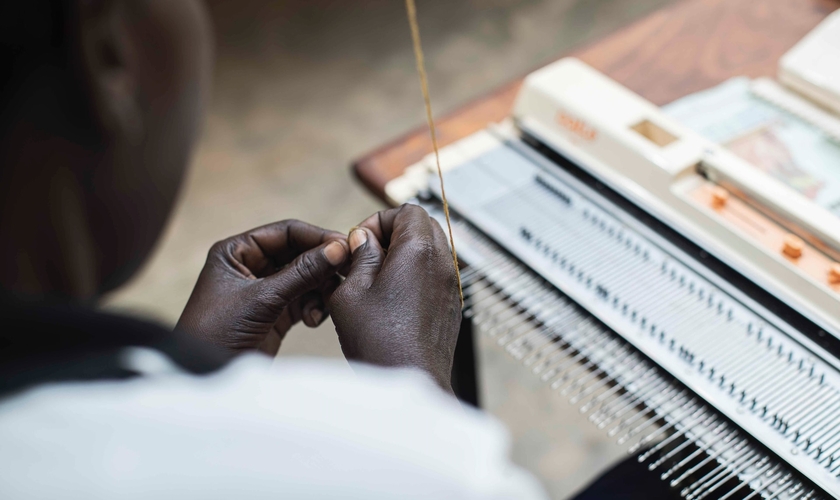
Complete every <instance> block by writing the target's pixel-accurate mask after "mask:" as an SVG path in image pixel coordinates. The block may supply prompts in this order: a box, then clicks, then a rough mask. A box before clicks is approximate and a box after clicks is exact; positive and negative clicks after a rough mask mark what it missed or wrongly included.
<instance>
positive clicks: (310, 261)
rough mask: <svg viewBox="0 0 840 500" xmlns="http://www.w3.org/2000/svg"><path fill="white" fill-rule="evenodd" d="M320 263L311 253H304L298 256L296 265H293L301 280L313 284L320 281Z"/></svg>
mask: <svg viewBox="0 0 840 500" xmlns="http://www.w3.org/2000/svg"><path fill="white" fill-rule="evenodd" d="M320 264H321V263H320V261H319V260H318V259H317V258H316V257H315V256H314V255H312V253H305V254H302V255H301V256H300V260H299V261H298V265H296V266H295V272H296V273H297V274H298V277H299V278H300V280H301V281H302V282H304V283H306V284H308V285H312V286H314V285H317V284H319V283H320V282H321V279H320V274H321V273H320V272H319V271H320V267H321V265H320Z"/></svg>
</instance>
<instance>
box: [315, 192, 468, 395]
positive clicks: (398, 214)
mask: <svg viewBox="0 0 840 500" xmlns="http://www.w3.org/2000/svg"><path fill="white" fill-rule="evenodd" d="M348 243H349V245H350V249H351V251H352V264H351V268H350V271H349V273H348V274H347V279H346V280H345V281H344V283H342V284H341V285H340V286H339V287H338V289H337V290H336V291H335V293H334V294H333V296H332V299H331V301H330V309H331V310H332V311H333V322H334V323H335V325H336V331H337V332H338V337H339V340H340V341H341V348H342V350H343V351H344V355H345V356H346V357H347V359H350V360H357V361H364V362H367V363H372V364H375V365H382V366H409V367H415V368H419V369H421V370H424V371H426V372H428V373H429V374H430V375H431V376H432V377H433V378H434V379H435V380H436V381H437V383H438V384H439V385H440V386H441V387H443V388H444V389H445V390H447V391H451V390H452V388H451V376H452V359H453V355H454V353H455V343H456V341H457V340H458V330H459V327H460V324H461V307H460V306H461V304H460V299H459V295H458V285H457V281H456V278H455V269H454V267H453V265H452V257H451V253H450V251H449V246H448V245H447V239H446V235H445V234H444V232H443V230H442V229H441V227H440V225H438V223H437V222H436V221H435V220H434V219H432V218H431V217H429V215H428V214H427V213H426V211H425V210H423V209H422V208H420V207H418V206H416V205H403V206H402V207H399V208H395V209H393V210H387V211H384V212H379V213H378V214H374V215H373V216H371V217H370V218H369V219H367V220H366V221H365V222H363V223H362V224H361V225H360V226H359V228H358V229H356V230H354V231H353V232H352V233H351V234H350V237H349V238H348Z"/></svg>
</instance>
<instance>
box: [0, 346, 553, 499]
mask: <svg viewBox="0 0 840 500" xmlns="http://www.w3.org/2000/svg"><path fill="white" fill-rule="evenodd" d="M278 365H281V366H280V367H277V366H275V367H274V368H271V369H269V364H268V363H267V361H266V360H265V359H262V358H260V357H258V356H246V357H243V358H242V359H239V360H237V361H236V362H235V363H233V364H232V365H231V366H230V367H228V368H226V369H225V370H223V371H221V372H220V373H218V374H215V375H212V376H208V377H195V376H190V375H186V374H183V373H177V374H164V375H160V376H155V377H148V378H143V379H136V380H131V381H122V382H96V383H66V384H55V385H51V386H43V387H40V388H36V389H33V390H30V391H28V392H25V393H23V394H21V395H18V396H15V397H12V398H10V399H6V400H4V401H2V402H0V497H2V498H4V499H6V500H13V499H23V498H26V499H55V498H62V499H85V500H87V499H94V498H108V499H137V500H141V499H142V500H148V499H161V498H172V499H179V500H180V499H191V498H195V499H217V498H218V499H234V498H235V499H246V500H250V499H272V500H280V499H283V500H285V499H360V500H361V499H364V500H380V499H414V498H416V499H420V498H422V499H436V500H437V499H450V498H451V499H494V500H495V499H518V500H530V499H543V498H546V497H545V495H544V493H543V490H542V489H541V488H540V486H539V485H538V484H537V483H536V481H535V480H534V479H533V478H531V476H529V475H527V474H526V473H524V472H523V471H521V470H519V469H517V468H516V467H514V466H513V465H512V464H511V463H510V462H509V459H508V448H509V442H508V437H507V434H506V432H505V430H504V429H503V427H502V426H501V425H500V424H498V423H497V422H495V421H493V420H491V419H490V418H488V417H486V416H484V415H482V414H481V413H479V412H477V411H472V410H464V409H462V408H461V407H460V406H459V405H458V404H457V403H456V402H455V401H454V400H453V399H452V398H450V397H448V396H446V395H445V394H443V393H442V392H441V391H439V390H438V389H437V388H436V387H434V386H433V385H432V383H431V382H430V381H429V380H428V379H427V378H425V377H424V376H422V375H420V374H417V373H413V372H409V371H405V370H381V369H373V368H363V369H359V367H357V370H356V372H357V375H356V376H352V375H349V376H348V372H347V370H346V367H340V366H336V365H332V364H330V363H328V362H316V361H289V360H282V361H280V362H278Z"/></svg>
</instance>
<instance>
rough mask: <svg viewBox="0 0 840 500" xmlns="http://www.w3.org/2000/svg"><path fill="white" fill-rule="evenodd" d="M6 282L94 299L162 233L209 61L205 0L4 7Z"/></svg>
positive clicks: (64, 0) (123, 276)
mask: <svg viewBox="0 0 840 500" xmlns="http://www.w3.org/2000/svg"><path fill="white" fill-rule="evenodd" d="M0 63H2V65H3V67H4V69H5V71H4V73H6V75H5V76H3V77H2V84H0V191H2V192H1V193H0V196H2V198H3V209H2V214H0V284H2V287H3V288H4V289H5V290H7V291H10V290H11V291H13V292H18V293H24V294H39V295H46V294H50V295H57V296H62V297H72V298H76V299H89V298H92V297H95V296H97V295H99V294H101V293H103V292H105V291H108V290H110V289H113V288H114V287H116V286H118V285H120V284H122V283H123V282H125V281H126V280H127V279H128V278H129V277H130V276H131V275H132V274H133V273H134V272H135V271H136V270H137V269H138V268H139V266H140V265H141V264H142V262H143V261H144V260H145V258H146V257H147V256H148V254H149V253H150V251H151V249H152V248H153V246H154V244H155V242H156V240H157V239H158V237H159V235H160V233H161V231H162V229H163V227H164V224H165V222H166V220H167V217H168V215H169V213H170V212H171V210H172V207H173V204H174V200H175V198H176V195H177V192H178V190H179V187H180V184H181V180H182V178H183V176H184V171H185V168H186V166H187V163H188V161H189V158H190V155H191V151H192V148H193V145H194V142H195V140H196V137H197V134H198V130H199V128H200V124H201V121H202V115H203V106H204V102H205V100H206V99H207V95H208V91H209V88H208V87H209V80H210V74H211V70H212V42H211V33H210V27H209V22H208V19H207V16H206V13H205V11H204V6H203V3H202V2H201V0H11V1H6V2H2V5H0Z"/></svg>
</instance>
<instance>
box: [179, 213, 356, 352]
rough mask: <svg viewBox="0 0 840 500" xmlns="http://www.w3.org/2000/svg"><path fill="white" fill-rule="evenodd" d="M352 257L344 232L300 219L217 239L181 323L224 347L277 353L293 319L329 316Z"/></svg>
mask: <svg viewBox="0 0 840 500" xmlns="http://www.w3.org/2000/svg"><path fill="white" fill-rule="evenodd" d="M348 257H349V248H348V246H347V242H346V236H345V235H343V234H341V233H337V232H334V231H327V230H325V229H321V228H318V227H315V226H312V225H309V224H306V223H304V222H300V221H296V220H288V221H282V222H278V223H276V224H270V225H268V226H263V227H260V228H257V229H254V230H252V231H248V232H246V233H243V234H240V235H238V236H234V237H232V238H228V239H226V240H223V241H220V242H219V243H216V244H215V245H213V248H212V249H210V253H209V255H208V257H207V263H206V264H205V265H204V269H203V270H202V271H201V275H200V276H199V277H198V283H196V285H195V289H194V290H193V293H192V296H190V300H189V302H187V306H186V308H184V313H183V314H182V315H181V319H180V320H179V321H178V326H177V327H176V328H178V329H180V330H182V331H184V332H187V333H190V334H192V335H195V336H196V337H200V338H202V339H204V340H207V341H209V342H211V343H214V344H216V345H220V346H222V347H225V348H227V349H231V350H236V351H239V350H244V349H252V348H258V349H260V350H261V351H263V352H266V353H268V354H272V355H274V354H276V353H277V350H278V349H279V347H280V343H281V342H282V340H283V337H285V335H286V333H287V332H288V331H289V329H290V328H291V327H292V325H294V324H295V323H297V322H298V321H301V320H302V321H303V322H304V323H305V324H306V325H307V326H309V327H315V326H318V324H320V323H321V322H322V321H323V320H324V319H326V317H327V315H328V309H327V304H328V303H329V298H330V296H331V295H332V293H333V291H335V289H336V287H337V286H338V284H339V283H340V281H339V277H338V276H337V275H336V272H337V270H338V269H339V268H340V267H341V266H342V265H343V264H344V263H345V261H347V260H348Z"/></svg>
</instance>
